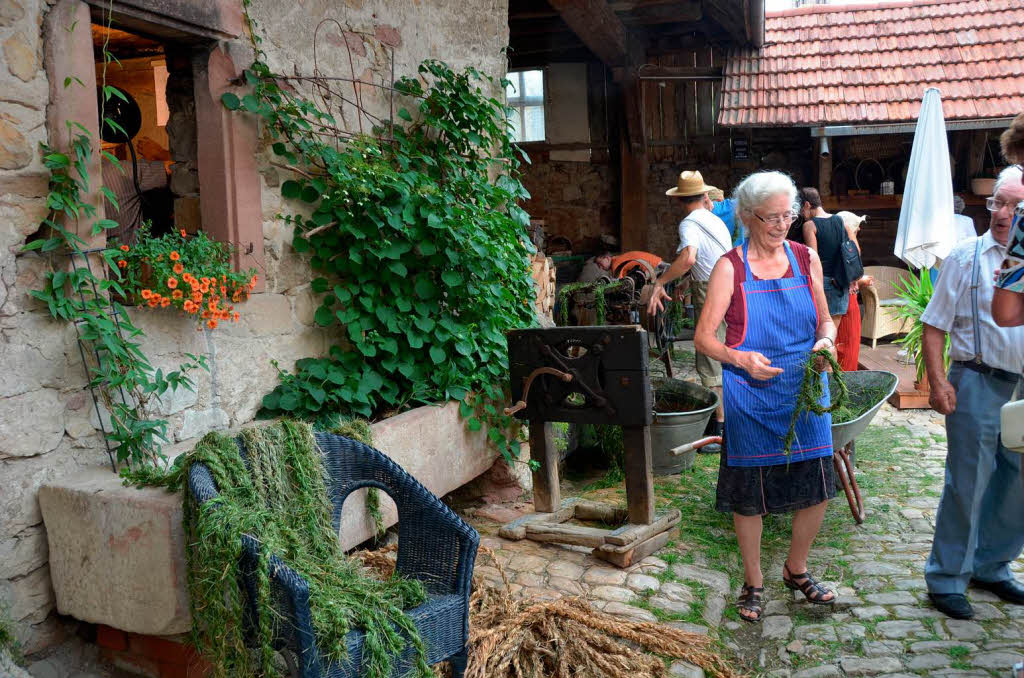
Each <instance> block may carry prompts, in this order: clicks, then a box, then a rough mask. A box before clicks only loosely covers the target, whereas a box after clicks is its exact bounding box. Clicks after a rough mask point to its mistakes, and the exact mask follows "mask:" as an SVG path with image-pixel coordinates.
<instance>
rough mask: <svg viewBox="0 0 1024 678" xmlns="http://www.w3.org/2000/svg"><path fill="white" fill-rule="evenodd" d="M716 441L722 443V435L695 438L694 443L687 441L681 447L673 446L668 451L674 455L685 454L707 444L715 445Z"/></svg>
mask: <svg viewBox="0 0 1024 678" xmlns="http://www.w3.org/2000/svg"><path fill="white" fill-rule="evenodd" d="M715 443H717V444H719V445H721V444H722V436H708V437H707V438H701V439H700V440H694V441H693V442H692V443H685V444H683V445H680V446H679V447H673V448H672V449H671V450H669V451H668V453H669V454H670V455H672V456H673V457H678V456H679V455H680V454H683V453H684V452H689V451H691V450H699V449H700V448H702V447H704V446H705V445H714V444H715Z"/></svg>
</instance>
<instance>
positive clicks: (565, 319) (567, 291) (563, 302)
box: [558, 280, 624, 327]
mask: <svg viewBox="0 0 1024 678" xmlns="http://www.w3.org/2000/svg"><path fill="white" fill-rule="evenodd" d="M623 284H624V283H623V282H622V281H621V280H613V281H611V282H606V281H602V280H598V281H595V282H574V283H569V284H568V285H566V286H565V287H563V288H562V289H561V290H560V291H559V292H558V306H559V313H558V321H559V324H560V325H562V326H563V327H564V326H566V325H568V324H569V299H570V298H572V297H573V295H574V294H575V293H576V292H581V291H589V292H591V293H593V295H594V309H595V312H596V314H597V324H598V325H604V321H605V313H606V306H607V303H606V301H605V295H606V294H607V293H608V292H612V291H614V290H617V289H618V288H620V287H622V285H623Z"/></svg>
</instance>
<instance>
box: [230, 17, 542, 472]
mask: <svg viewBox="0 0 1024 678" xmlns="http://www.w3.org/2000/svg"><path fill="white" fill-rule="evenodd" d="M250 21H251V19H250ZM260 56H261V53H260V52H259V50H258V49H257V61H256V62H255V63H253V64H252V66H251V67H250V68H249V69H248V70H247V71H246V72H245V77H246V79H247V81H248V82H249V83H250V84H251V85H252V93H251V94H247V95H245V96H243V97H241V98H238V97H237V96H233V95H232V96H225V97H224V98H223V103H224V105H225V106H226V107H227V108H229V109H238V110H244V111H247V112H249V113H252V114H255V115H258V116H260V117H261V118H262V119H263V120H264V121H265V123H266V127H267V129H268V131H269V133H270V135H271V137H272V142H273V143H272V148H273V151H274V153H276V154H277V155H279V156H281V157H282V158H283V159H284V160H285V161H286V162H287V163H288V164H289V165H291V166H292V167H294V168H295V169H296V170H297V171H296V173H295V177H294V178H292V179H289V180H287V181H285V182H283V183H282V185H281V195H282V196H283V197H285V198H287V199H289V200H291V201H293V202H294V203H295V207H296V211H295V213H293V214H288V215H284V217H283V219H284V221H285V222H286V223H288V224H290V225H291V226H292V227H293V228H294V232H295V236H294V240H293V247H294V249H295V250H296V251H298V252H302V253H306V254H308V255H309V258H310V264H311V266H312V268H313V270H314V272H315V273H316V274H317V277H316V278H315V279H314V280H313V281H312V287H313V290H314V291H315V292H317V293H319V294H320V295H321V296H320V305H319V307H318V308H317V310H316V313H315V318H316V321H317V322H318V323H319V324H320V325H321V326H323V327H331V328H334V330H335V332H336V335H335V336H336V337H337V339H338V343H337V344H336V345H334V346H333V347H332V348H331V349H330V352H329V355H328V356H327V357H324V358H305V359H303V360H300V361H299V362H298V364H297V365H296V368H295V370H294V372H285V371H281V372H280V379H281V383H280V385H279V386H278V387H277V388H275V389H274V390H273V391H272V392H271V393H269V394H267V395H266V396H265V397H264V399H263V408H264V413H266V414H285V415H290V416H299V417H303V418H316V417H317V416H318V415H320V414H321V413H323V412H343V413H351V414H355V415H359V416H362V417H372V416H378V415H381V414H384V413H387V412H392V411H395V410H399V409H402V408H404V407H408V406H411V405H415V404H419V403H429V402H436V401H439V400H448V399H456V400H462V401H463V407H462V414H463V416H464V417H465V418H466V421H467V426H468V427H469V429H470V430H480V429H482V428H484V426H486V430H487V436H488V438H489V440H490V441H491V442H493V443H494V444H495V445H496V446H497V447H498V448H499V449H500V450H501V451H502V453H504V454H505V455H506V457H507V458H512V457H515V456H517V453H518V442H517V441H515V440H512V439H510V436H509V435H508V433H507V432H508V431H509V430H511V429H513V427H514V420H512V419H511V418H510V417H506V416H505V415H503V414H501V412H500V410H499V409H498V406H499V404H500V403H502V402H504V401H505V394H504V392H505V385H506V382H507V379H508V364H507V363H508V355H507V346H506V343H505V337H504V333H505V331H506V330H509V329H511V328H514V327H524V326H531V325H533V324H534V323H535V317H534V313H533V304H532V298H533V285H532V280H531V278H530V269H529V255H530V253H531V251H532V245H531V244H530V243H529V240H528V238H527V235H526V226H527V224H528V221H529V218H528V216H527V214H526V213H525V212H524V211H523V210H522V209H520V208H519V207H518V206H517V202H518V201H520V200H522V199H524V198H527V197H528V194H527V192H526V190H525V189H524V188H523V187H522V185H521V184H520V182H519V178H518V174H519V172H518V168H519V165H520V162H521V159H520V155H519V151H518V150H517V149H516V147H515V146H514V145H513V143H512V139H511V137H510V136H509V127H508V122H507V118H506V115H507V113H506V109H505V107H504V105H503V104H502V103H501V102H500V101H499V100H498V99H496V98H494V97H493V96H489V95H488V94H487V92H486V91H485V89H486V90H494V89H496V85H498V84H501V85H502V86H503V85H504V81H502V82H501V83H495V82H494V80H493V79H492V78H490V77H488V76H486V75H484V74H482V73H480V72H479V71H477V70H476V69H473V68H467V69H466V70H464V71H462V72H456V71H454V70H452V69H451V68H449V67H448V66H447V65H445V64H443V63H441V62H438V61H426V62H424V63H423V64H422V65H421V66H420V67H419V75H420V78H422V81H421V79H419V78H410V77H405V78H402V79H400V80H399V81H398V82H397V83H396V84H395V86H396V88H397V89H398V90H399V91H400V92H401V94H402V95H404V96H405V97H407V98H408V99H409V100H411V101H413V102H416V103H417V104H418V106H417V115H416V122H407V123H406V124H395V125H394V126H393V127H388V128H377V129H375V130H374V134H375V135H376V136H361V137H357V138H353V139H348V140H347V141H345V142H344V143H342V142H339V140H338V139H337V138H336V137H334V136H331V135H324V134H323V133H322V131H323V129H324V128H325V127H326V128H331V127H333V126H334V125H335V121H334V119H333V118H332V117H331V116H330V115H329V114H328V113H325V112H324V111H322V110H321V109H320V108H318V107H317V105H316V104H315V103H314V102H312V101H311V100H309V99H306V98H304V97H302V96H301V95H300V94H297V93H296V92H295V91H294V90H293V89H291V88H284V87H281V86H280V85H279V84H278V78H277V77H276V76H275V74H274V73H272V72H271V71H270V69H269V67H268V66H267V65H266V64H265V63H263V62H261V61H259V58H260ZM423 82H426V83H427V84H426V85H424V84H423ZM399 118H401V119H402V120H405V121H409V120H411V119H412V118H413V116H412V115H411V114H410V113H409V111H407V110H406V109H402V111H399ZM492 175H493V176H496V179H495V180H493V181H492V180H491V178H492ZM515 428H518V427H515Z"/></svg>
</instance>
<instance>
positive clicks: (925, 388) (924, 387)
mask: <svg viewBox="0 0 1024 678" xmlns="http://www.w3.org/2000/svg"><path fill="white" fill-rule="evenodd" d="M914 388H915V389H916V390H917V391H919V392H920V393H931V392H932V387H931V385H930V384H929V383H928V375H927V374H926V375H924V377H922V378H921V379H920V380H919V381H915V382H914Z"/></svg>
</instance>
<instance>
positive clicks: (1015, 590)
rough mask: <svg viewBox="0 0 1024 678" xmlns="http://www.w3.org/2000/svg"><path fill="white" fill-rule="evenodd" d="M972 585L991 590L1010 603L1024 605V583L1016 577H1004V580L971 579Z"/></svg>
mask: <svg viewBox="0 0 1024 678" xmlns="http://www.w3.org/2000/svg"><path fill="white" fill-rule="evenodd" d="M971 586H973V587H974V588H976V589H984V590H985V591H991V592H992V593H994V594H996V595H997V596H999V597H1000V598H1002V599H1003V600H1005V601H1006V602H1008V603H1014V604H1016V605H1024V585H1021V583H1020V582H1019V581H1017V580H1016V579H1004V580H1002V581H978V580H977V579H972V580H971Z"/></svg>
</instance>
